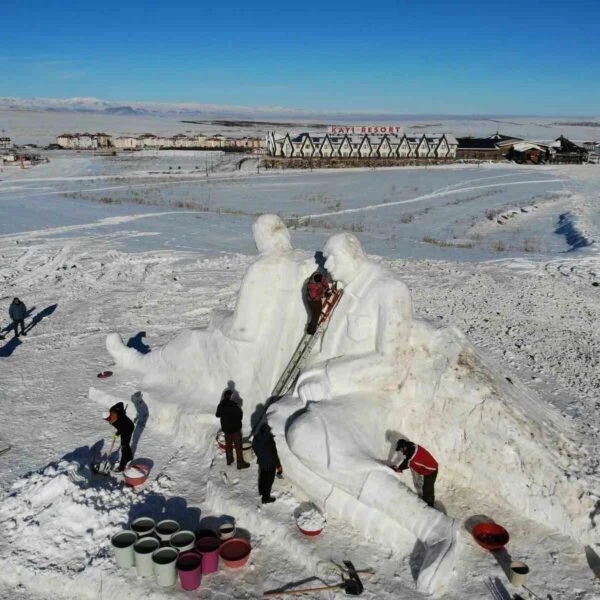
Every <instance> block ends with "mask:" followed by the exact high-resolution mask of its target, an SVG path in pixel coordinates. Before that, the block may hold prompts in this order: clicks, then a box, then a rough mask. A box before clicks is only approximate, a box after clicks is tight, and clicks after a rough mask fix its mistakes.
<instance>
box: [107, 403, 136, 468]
mask: <svg viewBox="0 0 600 600" xmlns="http://www.w3.org/2000/svg"><path fill="white" fill-rule="evenodd" d="M104 420H105V421H108V422H109V423H110V424H111V425H112V426H113V427H114V428H115V429H116V430H117V434H116V435H118V436H120V438H121V461H120V462H119V466H118V467H117V468H116V469H115V471H116V472H117V473H121V472H122V471H124V470H125V467H126V466H127V463H128V462H129V461H131V460H133V451H132V450H131V436H132V435H133V430H134V429H135V425H134V424H133V421H132V420H131V419H130V418H129V417H128V416H127V415H126V414H125V407H124V406H123V403H122V402H117V403H116V404H114V405H113V406H111V407H110V414H109V415H108V417H106V418H105V419H104Z"/></svg>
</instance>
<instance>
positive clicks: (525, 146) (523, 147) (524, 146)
mask: <svg viewBox="0 0 600 600" xmlns="http://www.w3.org/2000/svg"><path fill="white" fill-rule="evenodd" d="M513 148H514V149H515V150H516V151H517V152H527V150H539V151H540V152H543V149H542V148H540V147H539V146H536V145H535V144H531V143H529V142H519V143H518V144H515V145H514V146H513Z"/></svg>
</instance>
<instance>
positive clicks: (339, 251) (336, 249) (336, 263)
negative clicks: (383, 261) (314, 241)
mask: <svg viewBox="0 0 600 600" xmlns="http://www.w3.org/2000/svg"><path fill="white" fill-rule="evenodd" d="M323 254H324V255H325V257H326V258H327V260H326V261H325V268H326V269H327V271H329V273H331V276H332V277H333V278H334V279H335V280H336V281H341V282H342V283H343V284H344V285H348V284H349V283H350V282H351V281H352V280H353V279H354V278H355V277H356V276H357V275H358V273H359V272H360V271H361V270H362V268H363V267H364V266H365V265H366V264H367V255H366V254H365V252H364V250H363V248H362V246H361V245H360V242H359V241H358V238H357V237H356V236H355V235H353V234H352V233H338V234H336V235H332V236H331V237H330V238H329V240H327V243H326V244H325V248H324V249H323Z"/></svg>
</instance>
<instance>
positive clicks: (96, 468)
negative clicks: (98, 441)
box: [90, 433, 119, 475]
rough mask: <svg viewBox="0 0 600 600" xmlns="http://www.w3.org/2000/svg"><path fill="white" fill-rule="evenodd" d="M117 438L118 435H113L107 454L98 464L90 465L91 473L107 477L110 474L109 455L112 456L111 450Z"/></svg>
mask: <svg viewBox="0 0 600 600" xmlns="http://www.w3.org/2000/svg"><path fill="white" fill-rule="evenodd" d="M118 437H119V434H118V433H115V435H113V439H112V443H111V445H110V449H109V451H108V454H107V455H106V456H105V457H104V458H103V459H102V460H101V461H100V462H97V463H94V464H93V465H90V469H91V470H92V472H93V473H96V474H97V475H109V474H110V470H111V467H110V455H111V454H112V451H113V448H114V447H115V442H116V441H117V438H118Z"/></svg>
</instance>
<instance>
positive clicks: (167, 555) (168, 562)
mask: <svg viewBox="0 0 600 600" xmlns="http://www.w3.org/2000/svg"><path fill="white" fill-rule="evenodd" d="M178 556H179V552H177V550H176V549H175V548H169V547H168V546H165V547H164V548H159V549H158V550H155V551H154V552H153V553H152V562H153V563H154V574H155V575H156V581H157V582H158V585H160V586H162V587H169V586H171V585H175V582H176V581H177V570H176V569H175V563H176V562H177V558H178Z"/></svg>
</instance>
